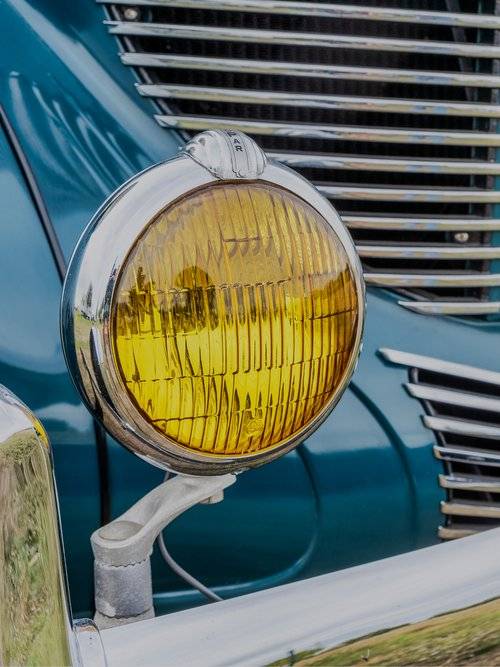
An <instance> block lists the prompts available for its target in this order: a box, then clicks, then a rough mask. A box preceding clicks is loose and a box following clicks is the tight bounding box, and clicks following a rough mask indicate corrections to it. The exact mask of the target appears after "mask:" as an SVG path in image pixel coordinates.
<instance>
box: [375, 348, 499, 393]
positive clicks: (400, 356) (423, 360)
mask: <svg viewBox="0 0 500 667" xmlns="http://www.w3.org/2000/svg"><path fill="white" fill-rule="evenodd" d="M379 352H380V354H381V355H382V357H383V358H384V359H385V360H386V361H390V362H391V363H393V364H398V365H400V366H408V367H410V368H420V369H422V370H426V371H432V372H434V373H443V375H453V376H454V377H461V378H468V379H469V380H474V381H476V382H486V383H487V384H495V385H498V386H500V373H497V372H496V371H488V370H486V369H484V368H476V367H475V366H467V365H465V364H456V363H454V362H453V361H443V359H436V358H435V357H427V356H423V355H421V354H413V353H411V352H401V351H400V350H393V349H391V348H388V347H382V348H380V350H379Z"/></svg>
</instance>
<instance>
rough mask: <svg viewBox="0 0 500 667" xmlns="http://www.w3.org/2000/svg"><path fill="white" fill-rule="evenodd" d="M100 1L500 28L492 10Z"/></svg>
mask: <svg viewBox="0 0 500 667" xmlns="http://www.w3.org/2000/svg"><path fill="white" fill-rule="evenodd" d="M97 2H99V3H101V4H117V5H133V6H137V7H169V8H170V7H180V8H186V9H208V10H222V11H235V12H252V13H254V12H255V13H259V12H260V13H263V14H288V15H292V16H325V17H328V18H338V19H360V20H364V21H390V22H398V23H427V24H429V25H449V26H453V27H456V28H487V29H491V30H497V29H499V28H500V17H498V16H495V15H493V14H479V13H478V14H465V13H464V14H462V13H458V12H457V13H454V12H432V11H422V10H420V9H419V10H418V11H416V10H410V9H392V8H389V7H363V6H357V5H333V4H328V3H324V4H323V3H319V2H286V1H282V0H245V2H242V0H118V2H116V1H115V0H97Z"/></svg>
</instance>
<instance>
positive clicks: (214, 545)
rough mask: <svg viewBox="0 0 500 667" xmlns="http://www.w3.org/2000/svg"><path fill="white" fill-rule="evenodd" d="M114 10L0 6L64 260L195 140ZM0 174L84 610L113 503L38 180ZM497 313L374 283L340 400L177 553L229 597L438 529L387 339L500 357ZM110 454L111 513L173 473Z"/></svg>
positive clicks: (170, 602)
mask: <svg viewBox="0 0 500 667" xmlns="http://www.w3.org/2000/svg"><path fill="white" fill-rule="evenodd" d="M103 16H104V15H103V8H102V7H101V6H99V5H97V4H95V3H94V2H92V1H91V2H88V1H87V0H85V1H84V0H75V2H72V3H69V4H68V3H66V2H64V1H63V0H37V1H33V2H27V1H26V0H16V1H15V2H14V1H13V0H10V1H8V2H5V3H3V4H2V5H1V6H0V20H1V21H2V25H4V26H8V30H7V39H6V40H4V41H3V43H2V44H0V62H1V63H2V65H1V67H2V68H3V69H2V73H1V77H0V86H1V87H0V97H1V99H2V104H3V105H4V107H5V111H6V114H7V116H8V118H9V121H10V123H11V124H12V127H13V129H14V131H15V132H16V135H17V136H18V138H19V142H20V144H21V146H22V148H23V151H24V152H25V154H26V157H27V159H28V161H29V163H30V165H31V168H32V170H33V173H34V175H35V177H36V180H37V182H38V185H39V187H40V190H41V193H42V195H43V198H44V201H45V203H46V207H47V210H48V212H49V215H50V217H51V220H52V224H53V226H54V228H55V230H56V232H57V235H58V238H59V241H60V244H61V246H62V248H63V252H64V255H65V257H66V259H69V257H70V255H71V252H72V249H73V247H74V245H75V243H76V241H77V239H78V237H79V235H80V233H81V232H82V230H83V228H84V227H85V225H86V224H87V222H88V221H89V219H90V218H91V217H92V215H93V214H94V212H95V211H96V210H97V208H98V207H99V206H100V205H101V204H102V203H103V201H104V200H105V198H106V197H107V196H108V195H109V194H111V192H112V191H113V190H114V189H115V188H116V187H118V186H119V185H120V184H121V183H123V181H125V180H127V179H128V178H129V177H131V176H132V175H133V174H135V173H137V172H138V171H140V170H142V169H144V168H146V167H148V166H150V165H151V164H154V163H156V162H158V161H161V160H164V159H167V158H169V157H171V156H172V155H174V154H175V153H176V151H177V150H178V147H179V146H180V145H181V144H182V142H181V140H180V138H179V136H178V135H176V134H175V133H173V132H171V131H166V130H162V129H161V128H160V127H159V126H158V125H157V124H156V122H155V121H154V119H153V114H152V113H151V110H152V107H151V104H152V103H151V102H150V101H148V100H144V99H142V98H141V97H140V96H139V95H138V94H137V93H136V91H135V90H134V75H133V73H132V72H131V71H130V70H127V69H126V68H124V67H123V66H122V65H121V63H120V61H119V58H118V57H117V51H118V44H117V42H116V41H115V40H114V39H113V38H112V37H110V36H109V35H108V34H107V31H106V29H105V27H104V26H103V25H102V19H103ZM11 157H12V156H11ZM4 170H5V171H6V172H7V173H9V174H10V173H12V174H14V178H16V179H17V180H18V181H19V188H20V190H19V197H20V198H22V197H24V198H25V200H26V202H25V204H23V206H25V207H26V211H25V212H24V213H23V214H21V212H20V211H21V208H22V207H21V205H19V207H18V209H19V215H20V216H21V218H22V220H23V224H30V225H34V224H35V223H36V224H35V226H37V230H38V231H36V232H35V231H33V232H30V234H29V235H28V236H26V237H24V240H23V239H20V240H19V241H20V244H19V246H17V247H16V246H15V244H14V242H15V238H13V239H12V240H11V236H10V234H14V235H15V233H16V232H15V229H16V228H11V227H10V226H8V227H7V226H5V223H4V222H2V225H1V227H0V234H1V235H5V238H8V243H9V254H10V255H11V259H12V260H13V266H12V270H11V271H10V272H5V278H4V280H5V283H4V289H3V291H2V298H3V299H7V293H9V294H10V295H11V296H10V297H9V298H10V302H8V301H5V302H4V312H10V311H9V310H8V309H12V308H13V299H14V301H16V298H17V301H16V303H19V302H21V303H22V304H23V309H24V308H25V309H26V310H27V311H31V312H35V310H34V309H35V306H36V307H37V308H39V310H38V318H40V317H41V313H44V318H43V322H41V323H40V324H39V325H34V324H26V319H22V318H21V319H19V320H18V321H17V322H14V320H13V318H9V320H7V324H8V326H9V327H11V329H10V331H9V332H8V334H9V335H10V336H11V335H12V332H14V333H15V334H18V332H19V331H22V330H29V331H31V332H32V334H33V335H32V336H26V337H24V336H23V338H19V339H18V340H17V341H15V345H14V346H13V347H11V348H10V347H9V346H10V344H11V343H10V342H9V344H8V345H7V344H6V345H4V346H2V348H1V354H0V364H1V367H2V368H5V369H6V370H5V371H4V374H3V375H2V378H1V381H2V383H3V384H5V385H7V386H9V387H10V388H11V389H13V390H14V391H15V392H16V393H18V394H19V395H20V397H21V398H22V399H23V400H24V401H25V402H26V403H27V404H29V405H30V406H31V407H32V408H34V409H35V411H36V412H37V414H38V416H39V417H40V418H41V419H42V420H43V422H44V424H45V426H46V428H47V431H48V432H49V436H50V438H51V440H52V441H53V444H54V449H55V459H56V470H57V476H58V481H59V493H60V498H61V506H62V509H63V524H64V531H65V540H66V548H67V553H68V562H69V576H70V584H71V589H72V595H73V603H74V607H75V610H76V611H78V612H85V611H87V610H88V606H89V604H90V598H89V595H90V590H91V579H90V577H91V574H90V547H89V544H88V537H89V534H90V532H91V529H92V527H95V525H96V523H97V522H98V520H99V511H100V510H99V486H98V470H97V456H96V446H95V440H94V436H93V426H92V419H91V418H90V416H89V415H88V414H87V413H86V412H85V410H84V408H83V407H82V406H81V403H80V402H79V401H78V399H77V398H76V393H75V391H74V390H73V388H72V386H71V385H70V382H69V378H68V375H67V373H66V371H65V367H64V361H63V358H62V353H61V349H60V344H59V337H58V334H57V318H58V315H57V303H58V299H59V295H60V282H58V279H57V273H56V270H55V267H54V265H53V260H52V258H51V256H50V251H49V248H48V246H47V243H46V240H45V239H44V238H43V231H42V229H41V225H40V223H39V221H38V219H37V218H36V212H35V211H34V209H33V207H32V205H31V204H30V198H29V193H28V192H27V190H26V186H24V194H22V193H21V191H22V187H23V184H22V179H21V176H20V173H19V171H18V170H17V172H16V166H15V164H13V163H12V160H11V161H10V162H8V161H7V162H6V163H5V166H4ZM16 174H17V176H16ZM9 189H10V185H9V182H8V179H7V181H6V182H5V183H4V185H3V187H2V190H1V191H0V196H1V197H2V202H3V201H4V199H3V198H4V197H9V196H11V195H12V193H11V192H9ZM9 207H10V205H9ZM30 207H31V208H30ZM38 237H40V238H38ZM21 241H22V242H21ZM5 242H6V241H4V243H5ZM22 243H25V244H26V247H28V246H29V247H30V252H35V249H36V248H38V246H40V247H43V250H38V251H37V252H39V255H38V259H37V261H38V262H39V270H40V272H41V273H40V275H39V276H38V277H37V278H36V277H34V278H33V282H32V286H31V288H30V289H26V290H25V293H24V294H23V295H22V296H21V295H20V293H19V292H18V293H17V297H16V296H15V295H14V292H13V290H14V287H15V286H16V285H18V283H19V281H20V280H21V276H22V275H23V266H22V262H21V258H24V257H25V256H26V254H25V253H26V252H28V251H27V250H25V249H24V247H23V245H22ZM16 258H17V260H16ZM40 285H43V286H44V289H43V292H40V289H39V286H40ZM11 290H12V291H11ZM13 295H14V296H13ZM23 317H24V315H23ZM44 327H47V329H46V332H45V329H43V328H44ZM499 327H500V324H498V323H495V322H487V321H481V322H471V321H465V320H463V321H461V320H458V319H456V318H455V319H451V318H436V317H424V316H420V315H416V314H414V313H411V312H409V311H406V310H404V309H402V308H400V307H399V306H398V305H397V297H396V296H395V295H394V294H391V293H389V292H385V291H383V290H368V313H367V324H366V334H365V343H364V351H363V353H362V356H361V360H360V364H359V368H358V370H357V372H356V374H355V376H354V380H353V383H352V385H351V388H350V389H349V390H348V391H347V392H346V394H345V396H344V397H343V399H342V400H341V402H340V404H339V406H338V408H337V409H336V411H335V412H334V413H333V414H332V415H331V416H330V418H329V419H328V420H327V422H326V423H325V424H324V425H323V426H322V427H321V428H320V429H319V430H318V431H317V432H316V433H315V434H314V435H313V436H312V437H311V438H310V439H309V440H308V441H307V442H306V443H304V444H303V445H302V446H301V447H300V449H299V450H298V452H297V453H295V454H292V455H290V456H288V457H286V458H285V459H283V460H282V461H278V462H276V463H275V464H272V465H271V466H270V467H269V468H268V469H262V470H257V471H254V472H252V473H249V474H248V475H245V477H244V478H242V479H241V480H240V481H239V482H238V484H237V485H236V486H235V488H234V489H232V490H230V491H229V492H228V497H229V498H230V500H229V501H228V502H227V503H222V504H221V505H220V506H214V507H201V508H197V509H195V510H193V511H192V512H191V513H189V514H188V515H186V517H183V519H182V520H181V521H180V522H179V524H177V525H174V526H173V527H172V529H171V530H169V534H168V543H169V545H171V547H172V551H173V553H174V555H175V556H176V557H178V558H179V560H180V561H181V562H182V563H183V564H184V565H186V564H187V565H188V566H189V567H191V568H192V569H193V570H194V573H195V574H197V575H199V576H200V577H201V576H202V577H205V579H206V580H207V582H208V583H210V585H213V586H215V587H216V588H218V589H219V590H221V591H222V592H223V593H224V591H225V593H226V594H227V595H233V594H240V593H243V592H248V591H250V590H255V589H257V588H261V587H263V586H268V585H271V584H274V583H283V582H284V581H286V580H290V579H294V578H297V577H303V576H311V575H313V574H319V573H322V572H326V571H329V570H332V569H336V568H341V567H346V566H348V565H354V564H357V563H362V562H365V561H367V560H371V559H373V558H380V557H383V556H388V555H391V554H395V553H398V552H402V551H405V550H409V549H413V548H415V547H419V546H425V545H428V544H432V543H434V542H436V541H437V527H438V525H439V523H440V520H441V518H440V513H439V502H440V500H442V499H443V498H444V492H443V491H442V490H441V489H440V488H439V486H438V482H437V475H438V474H439V472H441V471H442V468H441V465H440V463H439V462H438V461H436V460H435V459H434V457H433V455H432V445H433V444H434V439H433V435H432V433H431V432H430V431H429V430H428V429H426V428H425V427H424V426H423V424H422V422H421V418H420V415H421V413H422V409H421V406H420V404H419V403H418V401H416V400H414V399H412V398H410V397H409V396H408V395H407V394H406V392H405V391H404V389H403V387H402V384H403V383H404V382H405V381H406V379H407V373H406V371H405V370H404V369H402V368H399V367H394V366H391V365H390V364H387V363H385V362H384V361H383V360H382V359H381V358H380V357H379V355H378V353H377V351H378V349H379V348H380V347H394V348H397V349H402V350H405V351H411V352H415V353H424V354H427V355H429V356H435V357H441V358H444V359H450V360H454V361H459V362H461V363H467V364H471V365H475V366H481V367H487V368H491V369H496V370H500V356H499V355H498V344H497V343H496V341H497V340H498V333H499ZM42 329H43V331H44V332H45V333H44V334H43V335H46V336H47V341H48V342H47V343H46V344H44V345H43V348H44V350H43V354H42V351H41V352H40V356H39V357H37V358H36V359H34V358H33V359H31V361H29V360H28V357H27V356H26V355H27V354H28V352H27V350H28V351H29V350H31V351H34V350H36V349H38V347H40V343H41V341H42V340H44V339H43V338H42ZM37 345H38V347H37ZM7 348H9V349H7ZM49 349H50V350H51V352H50V355H49V352H48V351H49ZM9 350H10V351H9ZM13 350H17V352H16V353H15V354H14V352H13ZM13 354H14V357H15V358H12V355H13ZM9 355H10V356H9ZM47 355H49V356H47ZM48 397H50V401H49V402H47V401H48ZM58 406H59V407H58ZM60 406H69V408H68V407H66V408H64V410H63V409H62V408H61V407H60ZM108 455H109V491H110V500H111V506H110V510H111V514H112V515H113V516H116V515H117V514H119V513H120V512H122V511H123V510H124V509H125V508H126V507H127V506H128V505H130V504H131V503H132V502H134V501H135V500H137V498H138V497H139V496H140V495H141V494H143V493H144V492H145V491H147V490H149V489H150V488H151V487H152V486H153V485H154V484H157V483H158V482H160V481H161V479H162V473H161V471H158V470H156V469H154V468H151V467H150V466H148V465H147V464H145V463H144V462H142V461H140V460H138V459H137V458H135V457H134V456H132V455H131V454H129V453H128V452H126V451H124V450H123V449H122V448H121V447H119V445H118V444H117V443H114V442H112V441H110V440H108ZM282 480H283V481H282ZM291 507H292V508H293V512H292V517H293V520H292V519H291V516H290V508H291ZM200 549H203V553H202V555H199V550H200ZM250 549H252V550H253V553H250ZM228 560H230V561H231V566H230V567H229V568H228ZM163 568H164V566H163V563H161V562H160V561H159V560H156V561H155V564H154V571H155V576H156V580H155V590H157V591H159V595H158V596H157V605H158V608H159V609H161V610H167V609H173V608H181V607H184V606H186V605H190V604H192V603H193V602H196V601H199V599H198V597H197V596H196V594H194V593H190V592H182V589H183V583H182V582H181V581H180V580H177V579H175V577H173V575H169V574H168V573H167V572H166V571H165V570H164V569H163ZM84 580H85V581H84ZM83 581H84V583H83ZM161 591H163V592H161Z"/></svg>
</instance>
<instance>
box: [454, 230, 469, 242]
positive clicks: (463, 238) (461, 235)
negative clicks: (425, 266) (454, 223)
mask: <svg viewBox="0 0 500 667" xmlns="http://www.w3.org/2000/svg"><path fill="white" fill-rule="evenodd" d="M453 238H454V239H455V241H456V242H457V243H467V241H468V240H469V232H456V234H454V235H453Z"/></svg>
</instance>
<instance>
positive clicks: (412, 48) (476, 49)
mask: <svg viewBox="0 0 500 667" xmlns="http://www.w3.org/2000/svg"><path fill="white" fill-rule="evenodd" d="M106 24H107V25H108V27H109V32H110V33H111V34H112V35H134V36H147V37H166V38H169V39H202V40H209V41H229V42H244V43H251V44H271V45H278V44H282V45H287V46H312V47H322V48H328V49H345V48H349V49H358V50H368V51H389V52H402V53H432V54H436V55H444V56H446V55H452V56H462V57H465V58H498V57H499V55H500V47H497V46H492V45H482V44H469V43H460V42H431V41H427V40H426V41H423V40H408V39H378V38H376V37H375V38H374V37H369V38H368V37H363V36H352V35H322V34H320V33H316V34H315V33H301V32H292V31H278V30H245V29H242V28H219V27H208V26H189V25H180V24H175V23H174V24H168V23H138V22H132V21H107V22H106Z"/></svg>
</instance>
